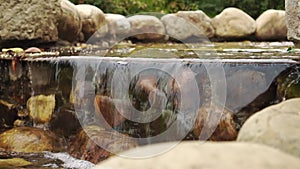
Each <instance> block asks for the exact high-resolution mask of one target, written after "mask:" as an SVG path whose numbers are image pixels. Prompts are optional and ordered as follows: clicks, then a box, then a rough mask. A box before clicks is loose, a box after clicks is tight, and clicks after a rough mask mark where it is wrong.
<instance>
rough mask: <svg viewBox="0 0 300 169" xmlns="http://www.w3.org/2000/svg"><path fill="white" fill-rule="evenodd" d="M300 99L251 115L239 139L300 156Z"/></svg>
mask: <svg viewBox="0 0 300 169" xmlns="http://www.w3.org/2000/svg"><path fill="white" fill-rule="evenodd" d="M299 110H300V99H299V98H296V99H290V100H287V101H285V102H282V103H280V104H277V105H274V106H270V107H268V108H266V109H264V110H262V111H260V112H258V113H256V114H255V115H253V116H251V117H250V118H249V119H248V120H247V121H246V122H245V124H244V125H243V126H242V128H241V130H240V132H239V135H238V139H237V140H238V141H243V142H255V143H261V144H266V145H269V146H272V147H275V148H278V149H280V150H282V151H285V152H287V153H290V154H292V155H295V156H298V157H300V144H299V143H300V133H299V129H300V114H299Z"/></svg>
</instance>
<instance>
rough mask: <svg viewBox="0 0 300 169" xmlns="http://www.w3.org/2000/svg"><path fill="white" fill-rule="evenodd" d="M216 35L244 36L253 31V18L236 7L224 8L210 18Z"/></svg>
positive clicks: (254, 26)
mask: <svg viewBox="0 0 300 169" xmlns="http://www.w3.org/2000/svg"><path fill="white" fill-rule="evenodd" d="M212 24H213V26H214V28H215V30H216V36H217V37H220V38H229V39H237V38H246V37H248V36H249V35H251V34H253V33H255V30H256V24H255V20H254V19H253V18H251V17H250V16H249V15H248V14H246V13H245V12H243V11H242V10H240V9H237V8H232V7H231V8H226V9H224V10H223V11H222V12H221V13H220V14H219V15H217V16H215V17H214V18H213V19H212Z"/></svg>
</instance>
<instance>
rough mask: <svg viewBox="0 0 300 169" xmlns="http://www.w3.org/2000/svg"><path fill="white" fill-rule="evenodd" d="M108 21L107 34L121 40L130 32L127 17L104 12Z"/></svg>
mask: <svg viewBox="0 0 300 169" xmlns="http://www.w3.org/2000/svg"><path fill="white" fill-rule="evenodd" d="M105 18H106V20H107V23H108V28H109V34H110V35H111V36H113V37H112V38H117V39H119V40H123V39H125V38H127V37H126V36H127V35H128V33H129V32H130V29H131V26H130V23H129V21H128V20H127V18H126V17H125V16H123V15H120V14H105Z"/></svg>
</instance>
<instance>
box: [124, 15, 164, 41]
mask: <svg viewBox="0 0 300 169" xmlns="http://www.w3.org/2000/svg"><path fill="white" fill-rule="evenodd" d="M128 21H129V23H130V25H131V31H130V35H131V36H132V37H134V38H136V39H137V40H141V41H147V40H149V41H153V40H161V39H163V38H164V37H165V27H164V25H163V23H162V22H161V21H160V20H159V19H158V18H156V17H154V16H150V15H134V16H131V17H129V18H128Z"/></svg>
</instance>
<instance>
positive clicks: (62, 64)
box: [0, 42, 300, 168]
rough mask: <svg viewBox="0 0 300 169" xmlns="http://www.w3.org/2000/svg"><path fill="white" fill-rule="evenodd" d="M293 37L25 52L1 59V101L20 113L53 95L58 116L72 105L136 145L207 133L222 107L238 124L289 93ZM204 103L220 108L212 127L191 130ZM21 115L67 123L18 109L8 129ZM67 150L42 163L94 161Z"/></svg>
mask: <svg viewBox="0 0 300 169" xmlns="http://www.w3.org/2000/svg"><path fill="white" fill-rule="evenodd" d="M291 45H292V44H291V43H289V42H282V43H279V42H273V43H251V42H244V43H227V44H226V43H224V44H222V43H216V44H214V46H211V44H208V45H202V46H201V45H200V46H199V45H193V47H192V48H191V46H192V45H189V46H188V47H187V46H183V45H181V44H178V45H174V44H173V45H168V44H165V45H157V44H154V45H152V46H149V45H148V46H127V47H124V46H122V47H116V48H115V49H113V52H107V51H106V56H105V57H103V56H97V55H95V53H94V55H88V56H82V55H85V54H86V50H82V51H81V52H80V53H79V55H80V56H62V57H54V58H49V57H38V58H26V59H24V60H21V61H19V62H18V63H17V66H16V67H15V68H14V69H12V67H11V64H12V62H11V60H8V59H0V65H1V66H0V72H1V75H0V84H1V85H0V100H1V101H2V102H1V104H0V106H2V107H5V106H4V105H7V104H4V102H3V101H6V102H7V103H9V104H12V105H13V106H14V108H12V110H13V111H15V113H16V112H21V111H22V110H24V111H25V110H26V104H27V100H28V99H29V98H30V97H31V96H38V95H55V101H56V104H55V107H54V113H53V117H59V112H60V111H61V110H63V108H64V107H68V106H69V105H71V107H72V110H73V112H74V113H75V115H76V118H77V119H78V120H79V123H80V125H81V126H83V127H84V126H92V125H93V126H95V125H96V126H99V127H101V128H104V129H106V130H108V131H114V132H116V133H118V134H121V135H122V136H124V137H129V138H132V139H134V140H135V141H136V142H137V143H138V144H139V145H145V144H153V143H157V142H166V141H174V140H183V139H199V138H200V139H202V140H206V139H208V138H209V136H210V135H211V134H212V132H213V131H210V130H211V129H212V128H216V127H217V125H218V122H219V120H220V118H221V116H222V113H223V111H222V110H224V109H226V110H228V111H230V112H232V113H233V116H234V122H235V124H236V129H237V130H238V129H239V128H240V126H241V125H242V124H243V122H244V121H245V120H246V119H247V118H248V117H249V116H250V115H252V114H253V113H255V112H256V111H258V110H260V109H262V108H264V107H266V106H269V105H272V104H274V103H277V102H279V101H282V100H285V99H286V96H287V95H288V94H289V93H288V92H289V90H287V89H289V88H291V87H292V86H295V85H296V86H297V85H298V84H299V63H298V61H297V60H298V59H299V57H298V55H299V52H300V51H298V50H297V49H294V51H293V52H292V53H290V52H288V51H287V48H288V47H290V46H291ZM125 56H126V57H125ZM286 74H288V75H287V76H286ZM286 79H287V80H286ZM279 82H280V84H284V85H280V84H278V83H279ZM282 86H283V88H284V90H283V91H282V92H283V94H280V92H281V90H279V89H281V87H282ZM205 105H210V106H213V105H217V106H218V107H221V109H220V110H219V111H216V112H213V113H214V118H215V119H216V121H213V122H212V123H209V122H206V123H205V124H204V127H203V129H202V130H203V131H205V130H207V132H202V134H200V136H195V135H194V134H193V132H192V130H193V127H194V123H195V120H196V118H197V113H198V111H199V109H200V108H201V107H204V106H205ZM26 111H27V110H26ZM60 118H63V117H60ZM16 119H21V120H24V121H25V125H26V126H35V127H42V128H44V129H51V130H53V129H56V130H57V128H64V125H66V124H60V123H58V124H57V123H53V122H52V121H50V122H47V123H41V122H40V121H39V120H35V119H32V118H31V119H30V118H29V117H25V118H23V119H22V118H21V117H20V115H14V117H12V118H6V117H3V119H2V123H0V124H1V127H2V128H3V130H4V129H7V128H10V127H12V126H10V125H13V122H14V121H15V120H16ZM207 120H208V119H207ZM71 123H72V122H71ZM87 134H88V135H89V133H87ZM91 136H92V135H91ZM64 139H66V140H67V141H68V139H67V138H64ZM99 144H100V145H101V144H102V143H99ZM103 146H104V147H105V145H103ZM107 150H109V151H111V152H113V153H114V150H112V149H110V148H107ZM64 153H65V152H62V154H51V153H46V154H43V157H44V158H45V159H60V160H56V161H59V162H53V160H52V161H51V160H50V161H51V162H49V163H46V164H45V163H44V164H42V165H43V167H44V168H47V167H48V168H56V167H57V168H59V167H64V168H84V167H82V165H85V166H86V168H89V167H90V166H91V164H89V163H85V162H84V161H78V164H79V165H78V166H70V164H69V163H68V162H67V161H66V160H62V159H71V157H70V156H68V155H67V154H64ZM115 153H117V152H115ZM58 156H59V157H58ZM22 157H24V156H22ZM29 157H32V159H38V158H41V156H40V155H39V156H37V155H36V156H35V155H31V156H29ZM37 157H38V158H37ZM26 159H28V158H26ZM29 159H30V158H29ZM32 159H31V160H32ZM72 160H75V159H71V161H72ZM54 161H55V160H54ZM75 161H76V160H75ZM75 161H73V162H71V163H76V162H75ZM55 163H57V164H55ZM81 164H82V165H81ZM39 165H40V164H39Z"/></svg>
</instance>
